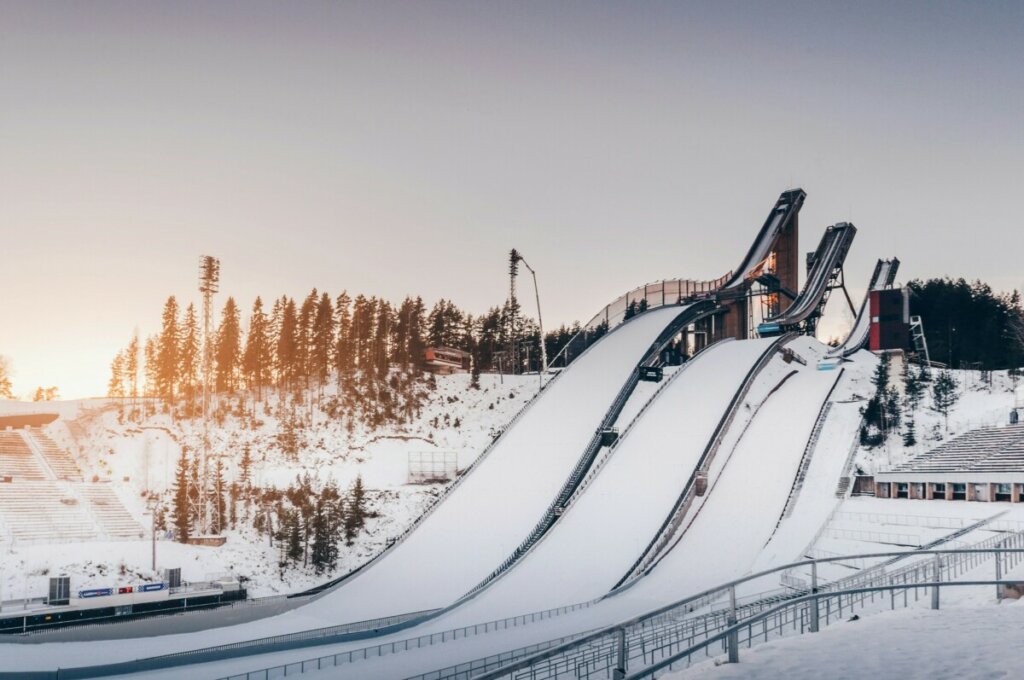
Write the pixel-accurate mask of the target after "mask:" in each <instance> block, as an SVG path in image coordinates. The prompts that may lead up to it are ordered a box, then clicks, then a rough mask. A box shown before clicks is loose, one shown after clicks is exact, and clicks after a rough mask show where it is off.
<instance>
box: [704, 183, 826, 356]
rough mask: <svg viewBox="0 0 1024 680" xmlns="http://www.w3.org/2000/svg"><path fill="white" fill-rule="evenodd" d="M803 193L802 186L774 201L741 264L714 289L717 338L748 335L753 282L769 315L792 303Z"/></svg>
mask: <svg viewBox="0 0 1024 680" xmlns="http://www.w3.org/2000/svg"><path fill="white" fill-rule="evenodd" d="M806 197H807V194H806V193H805V192H804V190H803V189H791V190H789V191H785V192H783V193H782V195H780V196H779V200H778V201H776V202H775V206H774V207H773V208H772V211H771V212H770V213H769V214H768V219H766V220H765V223H764V226H762V227H761V231H760V232H758V235H757V239H756V240H755V241H754V243H753V245H752V246H751V247H750V250H749V251H748V252H747V256H746V257H745V258H744V260H743V263H742V264H741V265H740V266H739V267H738V268H737V269H736V270H735V272H734V274H733V275H732V277H731V278H730V279H729V281H728V282H727V283H726V284H725V285H724V286H722V287H721V288H720V289H719V291H718V302H719V304H720V305H721V307H722V309H723V311H722V319H721V321H720V323H719V324H717V326H718V329H719V330H718V333H719V334H720V337H727V338H729V337H731V338H736V339H739V340H743V339H746V338H748V337H750V330H751V329H750V322H751V312H752V307H751V305H752V303H753V300H752V298H753V297H754V294H755V291H754V290H753V287H754V284H755V283H757V284H760V290H759V291H757V294H758V295H761V296H764V298H765V304H766V305H767V306H768V310H769V314H770V315H773V316H774V315H778V314H780V313H782V312H784V311H786V309H788V308H789V306H790V304H792V302H793V300H794V298H796V292H795V291H798V290H799V289H800V283H799V275H800V221H799V216H800V208H801V207H802V206H803V204H804V199H805V198H806Z"/></svg>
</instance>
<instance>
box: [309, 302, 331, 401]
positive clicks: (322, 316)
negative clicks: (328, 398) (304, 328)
mask: <svg viewBox="0 0 1024 680" xmlns="http://www.w3.org/2000/svg"><path fill="white" fill-rule="evenodd" d="M333 349H334V305H333V304H332V303H331V296H330V295H328V294H327V293H323V294H322V295H321V296H320V299H319V301H318V302H317V305H316V313H315V316H314V319H313V334H312V340H311V343H310V363H311V368H312V373H313V377H314V379H315V380H316V385H317V397H318V401H319V398H322V397H323V392H324V383H325V382H327V377H328V375H330V371H331V352H332V351H333Z"/></svg>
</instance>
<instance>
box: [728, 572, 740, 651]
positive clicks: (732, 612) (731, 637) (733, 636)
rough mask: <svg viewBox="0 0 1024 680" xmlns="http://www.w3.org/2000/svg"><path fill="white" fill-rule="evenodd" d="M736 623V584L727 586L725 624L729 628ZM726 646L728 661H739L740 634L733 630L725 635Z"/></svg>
mask: <svg viewBox="0 0 1024 680" xmlns="http://www.w3.org/2000/svg"><path fill="white" fill-rule="evenodd" d="M735 625H736V586H729V617H728V618H727V619H726V626H727V627H729V628H731V627H733V626H735ZM725 644H726V646H727V647H728V648H729V663H739V662H740V634H739V631H737V630H733V631H731V632H730V633H729V634H728V635H727V636H726V641H725Z"/></svg>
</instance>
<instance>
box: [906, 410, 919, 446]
mask: <svg viewBox="0 0 1024 680" xmlns="http://www.w3.org/2000/svg"><path fill="white" fill-rule="evenodd" d="M916 444H917V428H916V426H915V425H914V417H913V415H911V416H910V417H909V418H908V419H907V426H906V429H904V430H903V446H905V447H908V448H909V447H911V446H915V445H916Z"/></svg>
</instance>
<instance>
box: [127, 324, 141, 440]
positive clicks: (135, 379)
mask: <svg viewBox="0 0 1024 680" xmlns="http://www.w3.org/2000/svg"><path fill="white" fill-rule="evenodd" d="M139 352H140V348H139V334H138V332H137V331H136V332H135V333H133V334H132V339H131V340H129V341H128V347H127V349H125V356H124V381H125V382H126V383H127V387H128V389H127V391H128V397H130V398H131V400H132V401H131V418H132V419H133V420H137V419H139V413H138V406H139V405H138V399H139Z"/></svg>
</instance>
